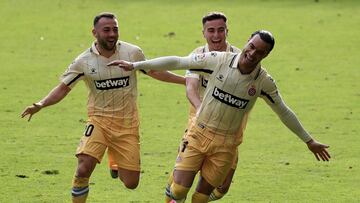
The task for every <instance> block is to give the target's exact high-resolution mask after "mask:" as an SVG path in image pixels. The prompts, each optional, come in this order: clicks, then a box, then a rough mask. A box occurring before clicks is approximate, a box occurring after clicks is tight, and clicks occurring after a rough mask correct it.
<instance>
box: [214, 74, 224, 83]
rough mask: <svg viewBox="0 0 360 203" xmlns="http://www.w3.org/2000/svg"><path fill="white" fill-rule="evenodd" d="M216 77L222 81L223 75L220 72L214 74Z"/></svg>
mask: <svg viewBox="0 0 360 203" xmlns="http://www.w3.org/2000/svg"><path fill="white" fill-rule="evenodd" d="M216 79H218V80H220V81H221V82H222V81H223V79H224V76H223V75H222V74H219V75H217V76H216Z"/></svg>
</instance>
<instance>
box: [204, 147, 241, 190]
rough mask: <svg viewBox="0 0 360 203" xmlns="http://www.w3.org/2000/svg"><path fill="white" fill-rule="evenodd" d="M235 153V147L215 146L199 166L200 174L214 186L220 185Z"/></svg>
mask: <svg viewBox="0 0 360 203" xmlns="http://www.w3.org/2000/svg"><path fill="white" fill-rule="evenodd" d="M235 155H236V148H229V147H227V146H222V147H217V148H216V150H215V151H214V153H212V154H209V155H208V156H207V157H206V159H205V160H204V163H203V165H202V168H201V176H202V177H204V178H205V179H206V181H207V182H208V183H210V184H211V185H212V186H214V187H218V186H219V185H221V184H222V183H223V182H224V180H225V178H226V176H227V175H228V173H229V171H230V169H231V166H232V164H233V161H234V157H235Z"/></svg>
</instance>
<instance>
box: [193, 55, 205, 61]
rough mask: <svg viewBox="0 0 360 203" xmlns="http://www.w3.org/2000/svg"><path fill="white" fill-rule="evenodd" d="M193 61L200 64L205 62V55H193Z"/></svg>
mask: <svg viewBox="0 0 360 203" xmlns="http://www.w3.org/2000/svg"><path fill="white" fill-rule="evenodd" d="M193 59H194V61H195V62H202V61H204V60H205V54H195V55H194V57H193Z"/></svg>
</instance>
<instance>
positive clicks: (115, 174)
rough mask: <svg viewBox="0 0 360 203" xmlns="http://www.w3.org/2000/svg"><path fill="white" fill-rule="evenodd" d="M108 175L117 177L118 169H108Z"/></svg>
mask: <svg viewBox="0 0 360 203" xmlns="http://www.w3.org/2000/svg"><path fill="white" fill-rule="evenodd" d="M110 176H111V177H112V178H114V179H116V178H118V177H119V174H118V170H114V169H110Z"/></svg>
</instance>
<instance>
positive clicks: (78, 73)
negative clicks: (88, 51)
mask: <svg viewBox="0 0 360 203" xmlns="http://www.w3.org/2000/svg"><path fill="white" fill-rule="evenodd" d="M84 75H85V74H84V71H83V68H82V64H81V62H80V60H78V59H75V61H74V62H72V63H71V64H70V65H69V66H68V68H67V69H66V71H65V72H64V73H63V74H62V75H61V77H60V81H61V82H63V83H64V84H65V85H67V86H68V87H70V88H71V89H72V88H73V87H74V86H75V85H76V84H77V83H78V82H79V81H80V80H82V79H83V78H84Z"/></svg>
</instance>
